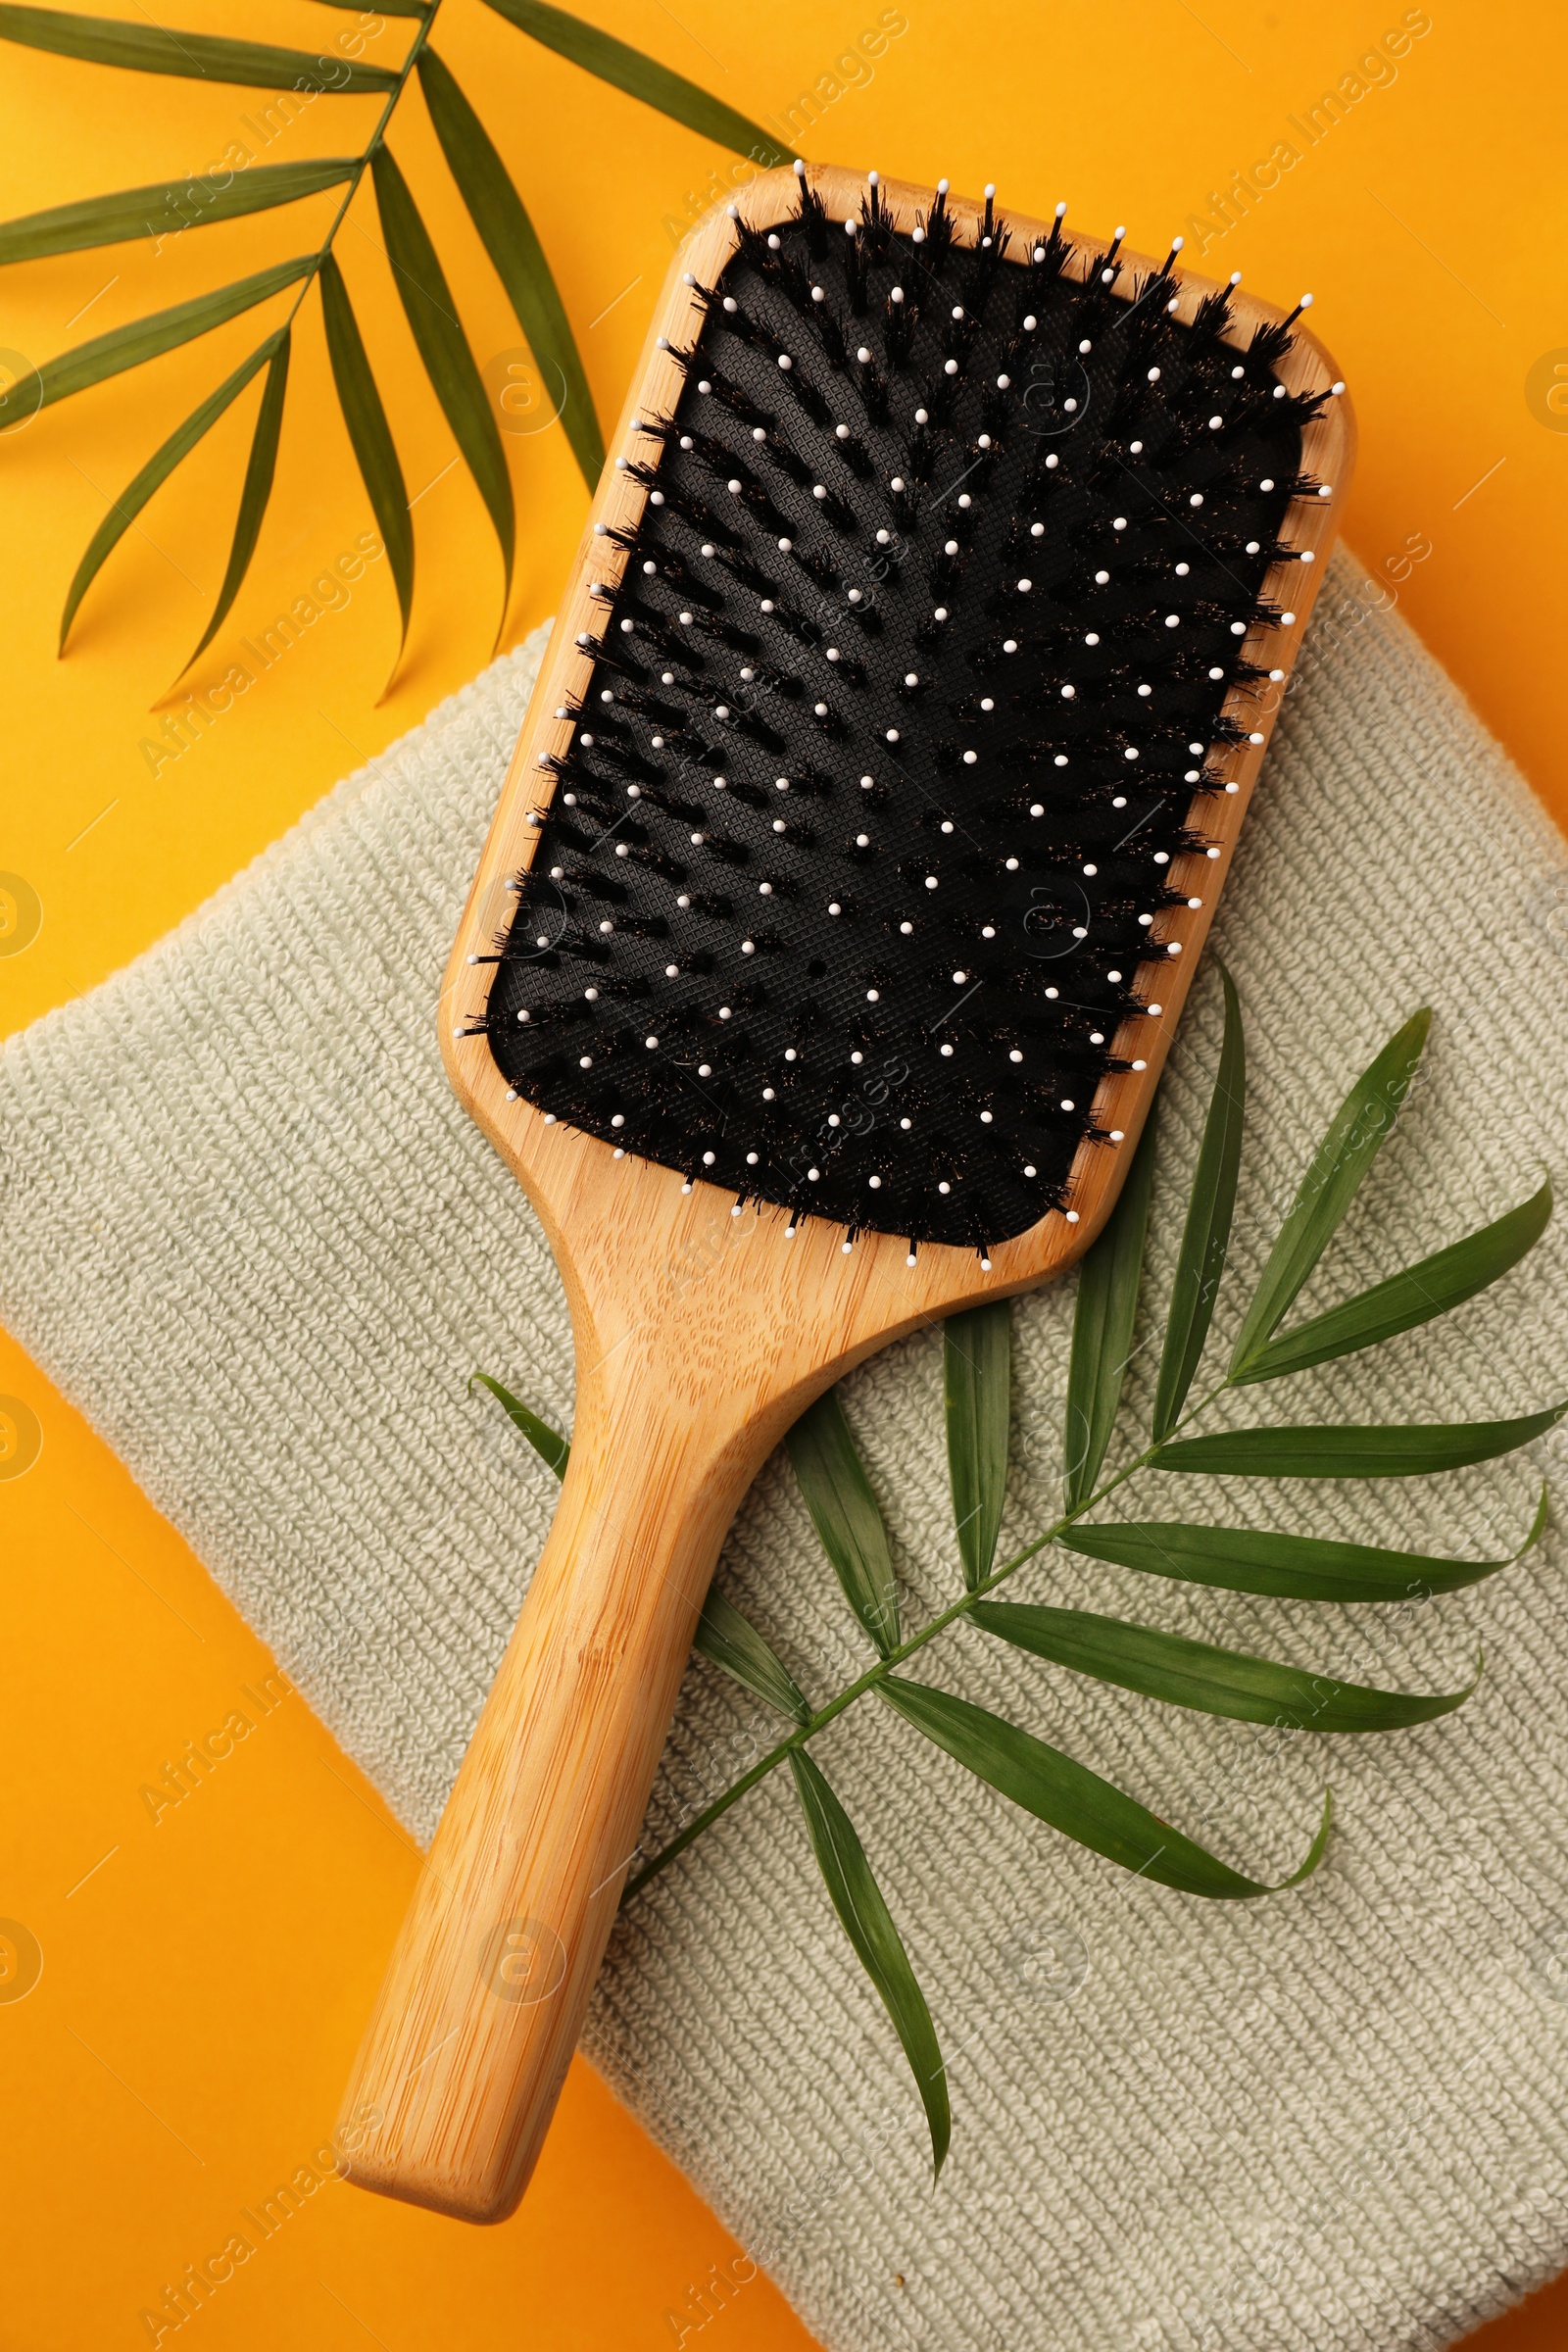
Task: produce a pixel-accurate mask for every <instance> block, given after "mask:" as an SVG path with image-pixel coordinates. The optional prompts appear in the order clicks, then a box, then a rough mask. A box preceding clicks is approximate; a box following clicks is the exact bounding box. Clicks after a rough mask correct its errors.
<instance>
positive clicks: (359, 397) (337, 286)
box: [320, 253, 569, 1470]
mask: <svg viewBox="0 0 1568 2352" xmlns="http://www.w3.org/2000/svg"><path fill="white" fill-rule="evenodd" d="M320 286H321V321H322V324H323V325H324V327H325V329H326V350H327V357H328V358H329V359H330V361H331V363H332V381H333V382H334V384H335V385H336V386H337V399H338V406H339V408H340V409H341V410H342V412H343V422H344V423H345V425H346V426H347V427H348V436H349V442H350V445H351V447H352V448H353V451H354V459H355V463H356V465H357V466H359V469H360V478H361V480H362V481H363V482H364V484H365V487H366V491H367V493H368V497H369V501H370V510H371V512H372V514H373V515H374V516H375V519H376V524H377V526H378V528H379V530H380V533H381V543H382V545H383V546H384V547H385V549H386V556H387V562H388V564H390V565H391V567H392V579H393V584H394V586H395V587H396V589H397V594H398V612H399V614H400V616H401V619H402V628H401V631H400V633H399V636H398V651H397V661H395V662H393V664H392V670H391V674H390V675H389V677H388V679H387V686H386V687H383V688H382V690H381V691H382V695H383V697H384V696H385V694H386V691H387V687H390V685H391V682H392V678H393V677H395V676H396V675H397V666H398V662H401V661H402V659H403V648H404V647H405V645H407V643H408V641H409V616H410V614H411V613H412V612H413V610H414V517H413V515H411V514H410V512H409V493H408V488H407V485H406V484H405V482H404V479H403V468H402V466H400V465H399V463H398V453H397V445H396V443H395V442H394V441H393V439H392V428H391V426H390V425H389V424H388V423H387V420H386V411H385V409H384V408H383V407H382V406H381V395H380V393H379V391H378V390H377V389H376V382H375V377H374V376H373V375H372V374H371V372H370V363H369V361H368V358H367V357H366V351H365V343H364V340H363V338H362V337H361V334H360V327H359V321H358V319H356V318H355V316H354V310H353V306H352V304H351V303H350V301H349V293H348V288H347V286H345V284H344V283H343V272H342V271H341V270H339V268H338V266H337V261H336V258H335V256H333V255H332V254H330V253H327V254H323V255H322V257H321V271H320ZM474 1378H475V1379H476V1380H486V1375H485V1374H484V1373H482V1372H477V1373H475V1374H474ZM470 1385H471V1384H470ZM486 1385H487V1386H490V1385H493V1384H491V1383H489V1382H488V1380H486ZM495 1394H496V1395H497V1396H498V1397H501V1399H502V1401H503V1402H504V1403H506V1404H507V1409H508V1411H509V1412H510V1411H512V1407H513V1406H514V1405H516V1412H518V1413H520V1412H525V1411H526V1410H527V1408H526V1406H524V1405H519V1404H517V1400H516V1398H515V1397H513V1398H512V1399H511V1400H510V1402H509V1401H508V1399H507V1396H506V1391H505V1390H504V1389H501V1388H499V1387H498V1388H496V1390H495ZM513 1418H514V1419H516V1413H514V1414H513ZM529 1418H530V1420H531V1419H532V1415H531V1414H530V1415H529ZM521 1426H522V1424H521V1423H520V1422H519V1423H518V1427H519V1428H520V1427H521ZM536 1426H537V1427H539V1428H540V1429H543V1427H544V1424H543V1422H539V1423H538V1424H537V1425H536ZM548 1434H549V1436H550V1437H551V1438H552V1439H554V1440H555V1442H556V1444H557V1445H559V1446H562V1447H563V1448H564V1450H563V1454H562V1460H561V1468H562V1469H563V1470H564V1468H565V1453H566V1451H568V1450H569V1448H567V1447H566V1442H565V1440H564V1438H559V1439H558V1438H556V1433H555V1431H554V1430H551V1431H550V1432H549V1433H548ZM546 1459H547V1460H548V1459H549V1456H548V1455H546ZM551 1467H552V1468H555V1467H556V1465H555V1464H554V1463H552V1464H551Z"/></svg>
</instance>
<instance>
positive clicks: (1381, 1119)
mask: <svg viewBox="0 0 1568 2352" xmlns="http://www.w3.org/2000/svg"><path fill="white" fill-rule="evenodd" d="M1431 1026H1432V1014H1431V1012H1430V1011H1429V1010H1427V1009H1425V1008H1423V1009H1422V1010H1421V1011H1420V1012H1417V1013H1413V1014H1412V1015H1411V1017H1410V1019H1409V1020H1407V1021H1406V1022H1405V1024H1404V1026H1403V1028H1402V1029H1398V1030H1396V1032H1395V1034H1394V1036H1393V1037H1391V1038H1390V1040H1389V1042H1388V1044H1387V1045H1386V1046H1385V1047H1384V1049H1383V1051H1382V1053H1381V1054H1378V1055H1377V1056H1376V1057H1375V1059H1374V1060H1373V1061H1372V1062H1370V1063H1369V1064H1368V1066H1367V1068H1366V1069H1364V1070H1363V1071H1362V1073H1361V1075H1360V1077H1359V1078H1358V1079H1357V1080H1356V1082H1355V1084H1354V1085H1353V1086H1352V1087H1351V1089H1350V1091H1349V1093H1348V1095H1347V1096H1346V1098H1345V1101H1344V1102H1343V1103H1341V1105H1340V1107H1339V1109H1338V1110H1337V1111H1336V1113H1335V1115H1334V1118H1333V1120H1332V1122H1331V1124H1330V1127H1329V1131H1328V1133H1327V1135H1326V1136H1325V1137H1324V1138H1323V1141H1322V1143H1321V1144H1320V1145H1319V1146H1318V1148H1317V1151H1316V1152H1315V1153H1314V1154H1313V1158H1312V1164H1311V1166H1310V1167H1309V1168H1308V1169H1307V1171H1306V1174H1305V1175H1304V1176H1303V1177H1302V1179H1301V1183H1300V1188H1299V1191H1298V1193H1297V1196H1296V1199H1295V1201H1293V1202H1292V1204H1291V1208H1290V1211H1289V1213H1288V1215H1287V1216H1286V1219H1285V1222H1284V1224H1283V1225H1282V1226H1281V1227H1280V1230H1279V1234H1278V1237H1277V1239H1276V1240H1275V1243H1274V1247H1273V1249H1272V1250H1271V1251H1270V1252H1269V1258H1268V1263H1267V1264H1266V1265H1265V1267H1264V1268H1263V1273H1262V1277H1261V1279H1260V1281H1259V1283H1258V1286H1257V1289H1256V1291H1255V1292H1254V1293H1253V1295H1252V1299H1251V1303H1250V1306H1249V1307H1248V1310H1247V1313H1246V1315H1245V1316H1244V1318H1243V1321H1242V1328H1241V1330H1240V1331H1239V1332H1238V1334H1237V1337H1236V1346H1235V1348H1234V1349H1233V1351H1232V1354H1231V1377H1232V1379H1233V1380H1235V1379H1240V1378H1241V1377H1242V1375H1243V1374H1244V1373H1245V1372H1247V1371H1248V1370H1249V1368H1250V1365H1251V1362H1252V1359H1253V1357H1254V1356H1256V1355H1257V1354H1259V1353H1260V1352H1261V1350H1262V1348H1263V1347H1264V1346H1265V1345H1266V1343H1267V1342H1268V1340H1269V1339H1270V1338H1271V1337H1272V1336H1273V1334H1274V1332H1275V1331H1277V1330H1278V1328H1279V1326H1280V1324H1281V1323H1282V1322H1283V1321H1284V1319H1285V1317H1286V1316H1287V1315H1288V1314H1289V1313H1290V1310H1291V1306H1292V1304H1293V1302H1294V1300H1295V1299H1296V1296H1297V1294H1298V1292H1299V1290H1300V1288H1301V1285H1302V1284H1303V1283H1304V1282H1305V1280H1306V1278H1307V1276H1308V1275H1309V1274H1310V1273H1311V1271H1312V1268H1313V1267H1314V1266H1315V1265H1316V1264H1317V1261H1318V1259H1319V1258H1320V1257H1321V1256H1322V1254H1323V1252H1324V1250H1326V1249H1327V1248H1328V1246H1329V1243H1330V1242H1331V1241H1332V1240H1333V1238H1334V1235H1335V1234H1336V1233H1337V1232H1338V1230H1339V1227H1340V1223H1341V1221H1342V1219H1343V1218H1344V1216H1345V1214H1346V1212H1347V1210H1348V1208H1349V1205H1350V1203H1351V1201H1353V1200H1354V1199H1355V1196H1356V1194H1357V1193H1358V1192H1359V1191H1360V1189H1361V1185H1362V1181H1363V1179H1364V1178H1365V1176H1366V1173H1367V1171H1368V1169H1369V1168H1370V1167H1371V1165H1372V1162H1373V1160H1374V1159H1376V1157H1377V1155H1378V1153H1379V1152H1381V1151H1382V1149H1383V1146H1384V1145H1385V1144H1386V1143H1387V1141H1388V1139H1389V1137H1390V1136H1391V1135H1392V1134H1393V1132H1394V1122H1395V1120H1396V1119H1397V1117H1398V1114H1399V1105H1400V1103H1402V1102H1403V1101H1404V1098H1405V1096H1406V1095H1407V1094H1408V1092H1409V1090H1410V1081H1411V1080H1412V1079H1413V1078H1414V1076H1415V1073H1416V1070H1417V1069H1418V1067H1419V1066H1420V1061H1421V1055H1422V1053H1423V1051H1424V1049H1425V1046H1426V1042H1427V1032H1428V1030H1429V1029H1430V1028H1431Z"/></svg>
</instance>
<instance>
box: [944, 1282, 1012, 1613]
mask: <svg viewBox="0 0 1568 2352" xmlns="http://www.w3.org/2000/svg"><path fill="white" fill-rule="evenodd" d="M943 1368H944V1369H943V1388H944V1392H945V1400H946V1405H947V1421H948V1477H949V1482H950V1484H951V1486H952V1488H953V1516H954V1521H955V1524H956V1528H957V1532H958V1554H959V1557H960V1558H961V1560H962V1561H963V1581H964V1583H965V1585H966V1586H967V1587H968V1589H969V1591H970V1592H971V1593H972V1592H973V1591H974V1589H975V1587H976V1586H977V1585H979V1584H983V1583H984V1581H985V1579H986V1578H987V1577H988V1576H989V1575H990V1573H991V1563H992V1561H993V1560H994V1559H995V1557H996V1553H997V1534H998V1530H999V1529H1000V1527H1001V1525H1002V1508H1003V1504H1004V1503H1005V1500H1006V1495H1007V1441H1008V1437H1009V1434H1010V1429H1009V1425H1010V1422H1011V1417H1012V1307H1011V1305H1010V1303H1009V1302H1008V1300H1007V1299H988V1300H987V1301H986V1303H985V1304H984V1305H983V1306H971V1307H970V1308H968V1309H967V1311H966V1312H965V1313H963V1314H961V1315H950V1316H949V1317H948V1320H947V1322H946V1324H945V1325H944V1326H943Z"/></svg>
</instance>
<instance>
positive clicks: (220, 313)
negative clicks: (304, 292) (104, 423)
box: [38, 253, 316, 408]
mask: <svg viewBox="0 0 1568 2352" xmlns="http://www.w3.org/2000/svg"><path fill="white" fill-rule="evenodd" d="M315 267H316V255H315V254H314V253H302V254H298V255H296V257H295V258H294V260H293V261H291V262H274V263H273V264H272V266H271V268H270V270H257V271H256V272H255V274H254V275H253V276H251V277H238V278H235V279H234V281H233V283H232V284H231V285H227V286H219V287H218V288H217V289H216V291H215V292H213V293H211V294H195V295H192V297H191V299H190V301H189V302H176V303H174V304H173V305H172V307H171V308H170V309H169V310H167V311H153V312H151V313H150V314H149V316H148V317H147V318H145V319H132V320H131V321H130V323H129V325H128V326H117V327H115V328H113V329H112V330H111V331H110V333H108V334H107V335H95V336H94V337H93V339H92V341H91V342H90V343H78V344H77V345H76V346H75V348H74V350H72V351H63V352H61V353H60V354H59V356H58V358H56V359H52V360H45V362H44V364H43V366H42V367H41V368H39V370H38V376H39V381H40V385H41V391H40V393H39V399H38V406H39V407H40V408H47V407H48V405H49V403H50V402H51V401H55V400H69V399H70V398H71V396H72V394H73V392H84V391H86V389H87V387H88V386H89V385H90V384H101V383H102V382H103V381H104V378H105V377H106V376H111V375H120V374H121V373H123V370H124V369H125V368H140V367H141V366H142V365H143V364H144V362H146V361H148V360H156V359H158V358H159V357H160V356H161V355H162V354H163V353H164V352H166V351H173V350H175V349H176V348H177V347H178V345H180V344H181V343H191V342H194V341H195V339H196V337H197V336H198V335H206V334H211V332H212V330H213V328H214V327H215V326H222V325H223V324H224V323H225V321H226V320H228V319H237V318H238V317H239V315H240V313H241V312H242V311H250V310H254V309H255V307H256V305H257V304H258V303H259V302H266V301H267V299H268V297H269V296H270V295H272V294H278V293H281V291H282V289H283V288H284V287H285V286H292V285H294V284H296V283H297V282H298V280H299V279H300V278H302V277H308V276H309V275H310V273H311V271H312V270H314V269H315Z"/></svg>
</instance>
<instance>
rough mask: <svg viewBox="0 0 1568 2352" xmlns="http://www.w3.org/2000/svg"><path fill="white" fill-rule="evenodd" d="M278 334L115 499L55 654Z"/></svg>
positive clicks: (72, 595)
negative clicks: (131, 534) (121, 549)
mask: <svg viewBox="0 0 1568 2352" xmlns="http://www.w3.org/2000/svg"><path fill="white" fill-rule="evenodd" d="M282 332H283V329H282V328H281V327H280V328H279V329H278V332H277V334H275V335H269V336H268V338H267V341H266V342H265V343H262V344H259V345H258V346H257V348H256V350H255V351H253V352H252V353H251V355H250V357H249V359H247V360H242V361H241V362H240V365H239V366H238V367H237V368H235V370H234V372H233V374H232V375H230V376H226V377H225V378H224V380H223V382H222V383H221V384H220V385H219V387H218V389H217V391H216V392H209V394H208V395H207V398H206V399H205V400H204V401H202V402H201V403H200V404H199V406H198V407H196V408H194V409H192V411H191V413H190V415H189V416H188V417H186V418H185V421H184V422H183V424H179V425H176V426H175V428H174V430H173V431H172V433H171V434H170V436H169V438H168V440H167V441H165V442H164V443H163V444H162V446H161V447H160V448H158V449H156V450H154V452H153V454H152V456H151V457H150V458H149V459H148V461H147V463H146V465H145V466H142V468H141V470H140V471H139V472H138V473H137V474H135V475H134V476H133V477H132V479H131V480H130V481H129V482H128V483H127V484H126V486H125V488H124V489H123V491H122V492H121V494H120V496H119V498H117V499H116V501H115V503H114V505H113V506H112V507H111V508H110V510H109V512H108V514H107V515H105V516H104V518H103V520H102V522H101V523H100V524H99V525H98V528H97V529H96V530H95V531H94V533H93V535H92V537H91V539H90V540H89V541H88V543H87V552H86V554H85V555H84V556H83V557H82V559H81V562H80V563H79V564H77V565H76V570H75V576H74V577H73V580H72V583H71V588H70V591H69V593H68V595H67V597H66V605H65V611H64V612H63V613H61V615H60V645H59V651H60V652H61V653H64V652H65V650H66V639H67V637H68V636H69V635H70V633H71V624H72V622H73V620H74V619H75V617H76V611H77V608H78V607H79V605H80V603H81V600H82V598H83V597H84V596H85V595H86V593H87V591H88V589H89V588H90V587H91V586H92V583H93V581H94V580H95V579H96V578H97V576H98V573H99V571H100V570H101V569H102V567H103V564H104V562H105V559H106V558H107V557H108V556H109V555H110V554H111V552H112V551H113V550H114V549H115V548H116V547H117V546H118V545H119V543H120V541H121V540H122V539H123V537H124V534H125V533H126V531H128V530H129V528H130V526H131V524H132V523H133V522H134V521H135V519H136V517H137V515H139V514H140V513H141V511H142V509H143V507H144V506H145V505H146V504H147V501H148V500H149V499H150V498H151V497H152V495H153V493H154V491H155V490H157V489H158V488H159V486H160V485H161V484H162V483H164V482H166V481H167V480H168V479H169V477H170V475H171V474H172V472H173V470H174V467H175V466H177V465H178V464H179V462H180V460H181V459H182V458H186V457H188V456H189V455H190V452H191V451H192V450H193V449H194V448H195V446H196V444H197V442H198V441H200V440H201V438H202V436H203V435H204V434H205V433H207V432H208V431H210V430H211V428H212V427H213V426H214V425H215V424H216V423H217V422H218V419H219V417H221V416H222V414H223V411H224V410H225V409H226V408H228V407H229V406H230V405H231V403H232V402H234V401H235V400H237V399H238V398H239V395H240V394H241V393H242V392H243V391H244V389H245V387H246V385H247V384H248V383H249V382H250V380H251V378H252V376H253V375H255V374H256V372H257V370H258V369H259V368H265V367H266V365H267V363H268V361H269V360H270V358H271V356H272V354H273V352H274V351H275V349H276V348H277V342H278V336H279V335H281V334H282Z"/></svg>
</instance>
